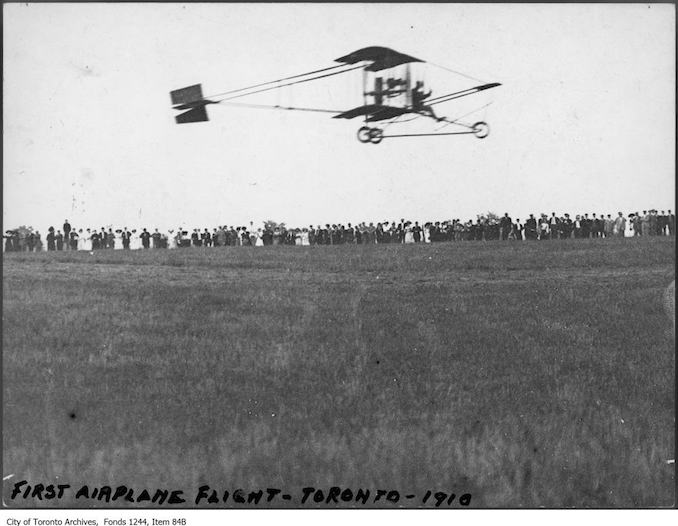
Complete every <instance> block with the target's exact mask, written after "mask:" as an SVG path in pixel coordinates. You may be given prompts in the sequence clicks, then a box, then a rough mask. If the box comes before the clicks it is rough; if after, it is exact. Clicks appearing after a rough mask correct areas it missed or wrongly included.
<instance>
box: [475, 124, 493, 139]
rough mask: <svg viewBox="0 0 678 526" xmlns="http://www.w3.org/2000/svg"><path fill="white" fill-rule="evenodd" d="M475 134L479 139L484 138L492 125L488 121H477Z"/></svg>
mask: <svg viewBox="0 0 678 526" xmlns="http://www.w3.org/2000/svg"><path fill="white" fill-rule="evenodd" d="M473 134H474V135H475V136H476V137H478V139H484V138H485V137H487V136H488V135H489V134H490V127H489V125H488V124H487V123H486V122H483V121H480V122H476V123H475V124H474V125H473Z"/></svg>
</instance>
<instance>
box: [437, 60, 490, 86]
mask: <svg viewBox="0 0 678 526" xmlns="http://www.w3.org/2000/svg"><path fill="white" fill-rule="evenodd" d="M426 63H427V64H431V66H434V67H436V68H440V69H444V70H445V71H449V72H450V73H454V74H455V75H459V76H462V77H465V78H467V79H470V80H475V81H476V82H480V83H481V84H487V82H485V81H484V80H480V79H477V78H475V77H472V76H471V75H466V74H465V73H462V72H461V71H455V70H453V69H450V68H446V67H445V66H441V65H440V64H435V63H433V62H429V61H427V62H426Z"/></svg>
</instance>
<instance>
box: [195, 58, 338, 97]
mask: <svg viewBox="0 0 678 526" xmlns="http://www.w3.org/2000/svg"><path fill="white" fill-rule="evenodd" d="M345 66H346V64H337V65H336V66H330V67H328V68H322V69H316V70H314V71H309V72H307V73H300V74H298V75H292V76H291V77H283V78H280V79H276V80H269V81H268V82H262V83H261V84H254V85H253V86H247V87H245V88H238V89H233V90H230V91H224V92H223V93H215V94H214V95H208V96H205V97H204V98H205V99H211V98H216V97H221V96H223V95H231V94H232V93H240V92H241V91H247V90H251V89H255V88H261V87H263V86H268V85H269V84H277V83H280V82H284V81H286V80H292V79H298V78H301V77H308V76H309V75H315V74H316V73H323V72H325V71H330V70H333V69H337V68H343V67H345Z"/></svg>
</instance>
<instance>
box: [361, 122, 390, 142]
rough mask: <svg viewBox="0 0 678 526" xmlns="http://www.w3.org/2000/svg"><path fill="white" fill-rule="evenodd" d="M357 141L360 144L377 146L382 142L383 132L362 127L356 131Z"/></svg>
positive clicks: (379, 129)
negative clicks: (369, 143)
mask: <svg viewBox="0 0 678 526" xmlns="http://www.w3.org/2000/svg"><path fill="white" fill-rule="evenodd" d="M358 140H359V141H360V142H362V143H368V142H371V143H372V144H379V143H380V142H381V141H382V140H384V130H382V129H381V128H370V127H369V126H363V127H362V128H360V129H359V130H358Z"/></svg>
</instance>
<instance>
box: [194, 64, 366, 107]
mask: <svg viewBox="0 0 678 526" xmlns="http://www.w3.org/2000/svg"><path fill="white" fill-rule="evenodd" d="M363 67H364V66H363V65H360V66H355V67H352V68H348V69H343V70H341V71H335V72H333V73H326V74H325V75H318V76H317V77H312V78H310V79H302V80H297V81H294V82H288V83H287V84H278V85H276V86H271V87H268V88H263V89H260V90H256V91H249V92H247V93H241V94H239V95H233V96H231V97H226V98H225V99H221V100H220V101H218V102H223V101H227V100H232V99H238V98H240V97H246V96H248V95H254V94H255V93H263V92H264V91H271V90H274V89H280V88H286V87H288V86H294V85H295V84H302V83H304V82H311V81H312V80H318V79H324V78H326V77H331V76H333V75H341V74H342V73H348V72H349V71H353V70H356V69H362V68H363ZM267 84H270V83H267ZM240 91H242V90H240ZM205 98H209V97H205Z"/></svg>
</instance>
